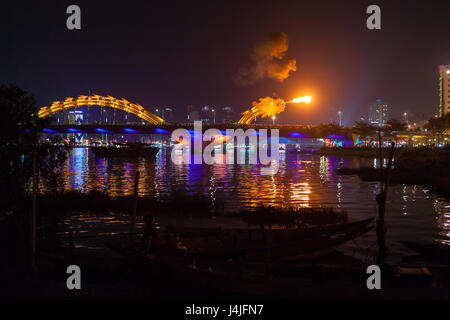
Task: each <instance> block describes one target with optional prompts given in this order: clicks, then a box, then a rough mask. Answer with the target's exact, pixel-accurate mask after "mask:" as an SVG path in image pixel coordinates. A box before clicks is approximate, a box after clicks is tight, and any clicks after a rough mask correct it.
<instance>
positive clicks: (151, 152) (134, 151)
mask: <svg viewBox="0 0 450 320" xmlns="http://www.w3.org/2000/svg"><path fill="white" fill-rule="evenodd" d="M92 151H93V152H94V154H95V155H96V156H97V157H106V158H136V157H145V158H153V157H154V156H155V155H156V154H157V153H158V152H159V148H158V147H152V146H150V145H149V144H144V143H130V142H128V143H114V145H112V146H107V147H106V146H100V147H92Z"/></svg>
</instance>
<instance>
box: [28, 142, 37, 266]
mask: <svg viewBox="0 0 450 320" xmlns="http://www.w3.org/2000/svg"><path fill="white" fill-rule="evenodd" d="M36 158H37V150H35V151H34V152H33V208H32V212H31V219H30V220H31V221H30V271H31V273H33V272H34V271H35V268H36V201H37V183H38V182H37V164H36V162H37V159H36Z"/></svg>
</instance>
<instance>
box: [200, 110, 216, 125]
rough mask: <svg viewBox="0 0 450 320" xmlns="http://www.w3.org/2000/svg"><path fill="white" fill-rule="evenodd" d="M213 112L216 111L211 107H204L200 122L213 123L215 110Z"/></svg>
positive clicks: (201, 111)
mask: <svg viewBox="0 0 450 320" xmlns="http://www.w3.org/2000/svg"><path fill="white" fill-rule="evenodd" d="M212 110H214V109H213V108H210V107H209V106H204V107H203V108H202V110H200V120H201V121H202V122H205V123H212V122H213V117H214V112H215V110H214V111H212Z"/></svg>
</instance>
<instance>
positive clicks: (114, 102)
mask: <svg viewBox="0 0 450 320" xmlns="http://www.w3.org/2000/svg"><path fill="white" fill-rule="evenodd" d="M82 106H101V107H110V108H113V109H119V110H123V111H125V112H128V113H131V114H134V115H136V116H138V117H139V118H140V119H142V120H145V121H146V124H99V123H95V124H52V125H49V126H48V127H47V128H45V129H43V132H45V133H47V134H64V133H77V134H78V133H80V134H82V133H90V134H99V133H101V134H112V135H114V134H143V135H146V134H163V135H170V134H171V133H172V131H173V130H175V129H178V128H185V129H188V130H193V129H194V125H193V123H172V124H170V123H167V122H165V121H164V119H162V118H160V117H159V116H157V115H155V114H153V113H151V112H149V111H147V110H146V109H145V108H144V107H143V106H142V105H140V104H135V103H131V102H130V101H128V100H126V99H124V98H121V99H117V98H114V97H112V96H109V95H108V96H100V95H97V94H94V95H88V96H86V95H80V96H78V98H71V97H68V98H65V100H62V101H54V102H53V103H52V104H51V105H50V106H45V107H42V108H40V109H39V111H38V116H39V117H40V118H46V117H50V116H52V115H55V114H57V113H58V112H61V111H65V110H68V109H72V108H78V107H82ZM210 128H216V129H219V130H221V131H222V132H223V134H224V133H225V130H226V129H243V130H247V129H250V128H253V129H255V130H259V129H279V135H280V137H290V138H302V137H310V138H324V137H325V138H332V139H351V137H352V134H351V132H350V130H349V129H350V128H343V127H340V128H339V129H337V128H336V127H328V128H325V130H323V129H324V128H321V129H320V130H318V129H317V127H312V126H300V125H268V124H243V123H240V124H218V123H216V124H208V123H203V124H202V129H203V131H206V130H207V129H210ZM269 134H270V133H269Z"/></svg>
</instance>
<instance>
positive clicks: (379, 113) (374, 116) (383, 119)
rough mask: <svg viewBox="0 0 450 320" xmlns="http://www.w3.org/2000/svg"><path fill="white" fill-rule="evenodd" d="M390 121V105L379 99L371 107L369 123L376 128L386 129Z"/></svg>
mask: <svg viewBox="0 0 450 320" xmlns="http://www.w3.org/2000/svg"><path fill="white" fill-rule="evenodd" d="M388 120H389V105H388V104H387V103H386V102H384V101H382V100H381V99H377V100H376V101H375V102H374V103H372V104H371V105H370V106H369V123H370V124H371V125H373V126H376V127H384V126H385V125H386V124H387V121H388Z"/></svg>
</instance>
